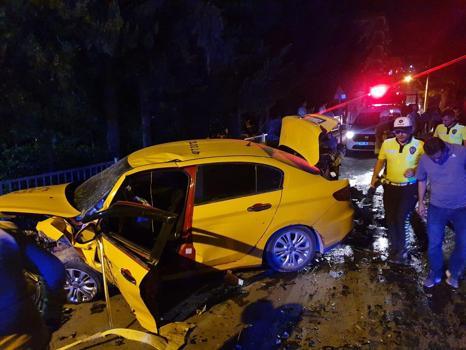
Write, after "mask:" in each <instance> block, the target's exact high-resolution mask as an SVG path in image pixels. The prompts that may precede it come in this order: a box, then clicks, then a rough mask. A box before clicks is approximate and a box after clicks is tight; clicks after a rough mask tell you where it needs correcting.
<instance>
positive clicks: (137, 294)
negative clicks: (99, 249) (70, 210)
mask: <svg viewBox="0 0 466 350" xmlns="http://www.w3.org/2000/svg"><path fill="white" fill-rule="evenodd" d="M188 182H189V177H188V175H187V174H186V173H184V172H183V171H182V170H178V169H175V170H173V169H164V170H154V171H150V172H145V173H138V174H134V175H132V176H129V177H128V178H127V179H126V180H125V181H124V182H123V184H122V186H121V187H120V189H119V191H118V193H117V194H116V196H115V200H116V202H114V203H113V204H112V206H111V208H112V207H113V206H114V205H116V204H118V203H125V205H126V206H127V207H128V206H129V207H131V206H133V207H135V208H140V210H141V212H137V211H136V214H135V212H134V210H133V211H130V214H127V213H125V212H124V211H123V213H119V214H118V215H111V216H109V217H108V218H104V219H103V220H102V231H103V235H102V238H101V241H102V244H103V248H104V251H105V258H106V259H105V267H106V268H107V273H108V274H109V276H108V279H109V280H111V281H113V283H115V285H116V286H117V287H118V289H119V290H120V292H121V294H122V295H123V297H124V298H125V300H126V301H127V302H128V304H129V306H130V308H131V310H132V312H133V313H134V314H135V316H136V318H137V320H138V321H139V323H140V324H141V325H142V326H143V327H144V328H146V329H147V330H149V331H151V332H156V331H157V317H159V316H160V315H159V314H158V306H157V297H158V293H157V292H158V289H157V282H158V280H159V277H158V262H159V259H160V257H161V255H162V253H163V250H164V248H165V246H166V244H167V242H168V240H170V239H172V238H173V236H174V233H175V228H176V221H173V219H170V220H172V221H171V222H166V220H167V218H169V217H173V216H176V217H177V218H178V217H180V218H181V214H182V212H183V208H184V201H183V195H184V197H185V196H186V193H187V187H188ZM157 205H158V206H160V207H162V208H161V209H160V208H154V206H157ZM167 209H170V210H171V211H167ZM174 212H176V213H174Z"/></svg>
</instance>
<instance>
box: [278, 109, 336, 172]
mask: <svg viewBox="0 0 466 350" xmlns="http://www.w3.org/2000/svg"><path fill="white" fill-rule="evenodd" d="M337 125H338V122H337V121H336V120H335V119H333V118H330V117H327V116H324V115H320V114H307V115H305V116H304V118H299V117H297V116H287V117H284V118H283V119H282V129H281V132H280V143H279V146H286V147H288V148H290V149H291V150H293V151H295V152H297V153H299V154H300V155H301V156H302V157H304V159H306V160H307V162H308V163H309V164H311V165H316V164H317V162H318V161H319V135H320V133H321V132H322V129H324V130H325V131H327V132H330V131H332V130H333V129H334V128H335V127H337Z"/></svg>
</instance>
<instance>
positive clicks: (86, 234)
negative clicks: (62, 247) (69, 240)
mask: <svg viewBox="0 0 466 350" xmlns="http://www.w3.org/2000/svg"><path fill="white" fill-rule="evenodd" d="M96 237H97V228H96V226H95V224H93V223H90V224H89V225H85V226H83V227H82V228H81V229H80V230H79V231H78V232H77V233H76V234H75V235H73V241H74V242H73V243H75V242H76V243H79V244H86V243H89V242H91V241H93V240H94V239H95V238H96Z"/></svg>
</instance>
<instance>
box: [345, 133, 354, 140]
mask: <svg viewBox="0 0 466 350" xmlns="http://www.w3.org/2000/svg"><path fill="white" fill-rule="evenodd" d="M353 137H354V132H353V131H347V132H346V138H348V139H352V138H353Z"/></svg>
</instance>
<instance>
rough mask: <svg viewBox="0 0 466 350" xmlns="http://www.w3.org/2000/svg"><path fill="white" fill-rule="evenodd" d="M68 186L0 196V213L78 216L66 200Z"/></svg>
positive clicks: (32, 189) (33, 189)
mask: <svg viewBox="0 0 466 350" xmlns="http://www.w3.org/2000/svg"><path fill="white" fill-rule="evenodd" d="M67 186H68V184H64V185H54V186H46V187H36V188H30V189H27V190H20V191H16V192H11V193H8V194H5V195H3V196H0V213H2V212H3V213H28V214H43V215H55V216H61V217H65V218H70V217H74V216H77V215H79V211H78V210H76V209H75V208H74V207H73V206H72V205H71V204H70V202H69V201H68V200H67V198H66V194H65V190H66V187H67Z"/></svg>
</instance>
